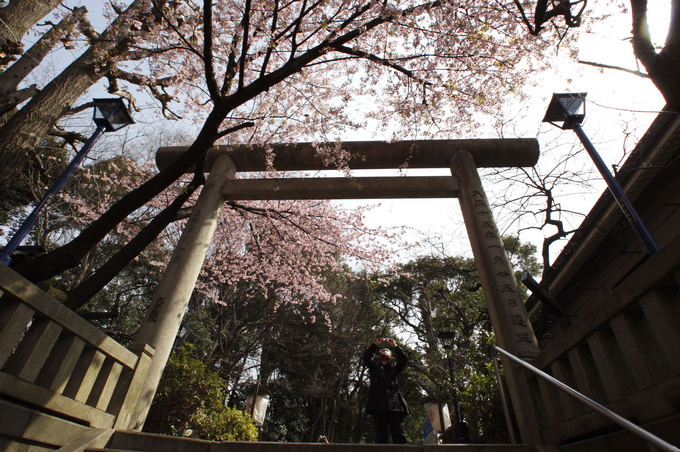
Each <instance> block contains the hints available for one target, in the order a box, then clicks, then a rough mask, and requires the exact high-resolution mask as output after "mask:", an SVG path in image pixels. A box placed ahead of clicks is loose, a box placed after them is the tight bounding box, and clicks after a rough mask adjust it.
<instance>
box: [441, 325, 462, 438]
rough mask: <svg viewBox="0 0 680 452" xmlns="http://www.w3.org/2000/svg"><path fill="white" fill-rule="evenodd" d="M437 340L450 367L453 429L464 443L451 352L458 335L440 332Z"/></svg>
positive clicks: (451, 332) (450, 332)
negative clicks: (444, 352)
mask: <svg viewBox="0 0 680 452" xmlns="http://www.w3.org/2000/svg"><path fill="white" fill-rule="evenodd" d="M437 338H438V339H439V340H440V341H441V343H442V346H443V347H444V350H446V362H447V364H448V366H449V377H450V378H451V387H452V388H453V417H454V424H453V428H454V431H455V433H456V441H457V442H463V441H464V438H463V428H462V427H463V425H462V424H461V421H460V409H459V407H458V393H457V391H456V378H455V375H454V371H453V357H452V356H451V351H452V350H453V344H454V340H455V338H456V333H455V332H454V331H440V332H439V334H438V335H437Z"/></svg>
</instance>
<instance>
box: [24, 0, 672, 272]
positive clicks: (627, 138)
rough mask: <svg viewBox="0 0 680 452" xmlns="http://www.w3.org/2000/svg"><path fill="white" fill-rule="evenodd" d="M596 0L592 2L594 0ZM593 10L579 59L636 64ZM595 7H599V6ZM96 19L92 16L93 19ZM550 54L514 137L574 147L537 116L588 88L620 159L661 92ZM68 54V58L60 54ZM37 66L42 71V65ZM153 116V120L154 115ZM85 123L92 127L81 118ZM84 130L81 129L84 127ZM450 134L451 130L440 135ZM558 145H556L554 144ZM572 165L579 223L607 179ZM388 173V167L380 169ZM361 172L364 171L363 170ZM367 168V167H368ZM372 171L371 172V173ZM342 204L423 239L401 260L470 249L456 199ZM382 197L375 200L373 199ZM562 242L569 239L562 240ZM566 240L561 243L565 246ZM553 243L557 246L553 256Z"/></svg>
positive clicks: (505, 225)
mask: <svg viewBox="0 0 680 452" xmlns="http://www.w3.org/2000/svg"><path fill="white" fill-rule="evenodd" d="M69 3H72V4H85V5H86V6H87V7H88V9H89V10H90V11H91V12H90V17H91V18H95V17H97V16H99V15H100V14H99V12H98V11H97V7H98V6H101V4H102V3H104V2H95V3H93V2H91V1H86V0H73V1H71V2H69ZM594 3H597V4H594ZM669 3H670V2H668V1H667V0H650V2H649V11H650V30H651V32H652V35H653V36H654V37H655V39H656V40H657V41H658V42H659V43H661V42H662V41H663V38H664V36H665V30H666V28H667V21H668V16H669V13H668V11H667V10H668V9H669ZM588 6H589V8H591V9H592V8H594V9H592V12H593V13H594V14H606V13H610V12H613V14H611V15H610V16H609V17H608V18H607V19H605V20H602V21H600V22H598V23H596V24H594V25H590V24H588V23H586V24H584V25H583V26H582V27H581V28H579V29H576V30H572V31H570V33H578V36H579V38H578V58H579V59H580V60H586V61H594V62H597V63H603V64H610V65H615V66H622V67H627V68H630V69H638V68H637V66H636V64H635V59H634V57H633V53H632V48H631V45H630V41H629V37H630V28H631V24H630V20H631V19H630V13H629V12H626V13H622V12H619V11H618V10H616V8H614V7H612V6H611V4H610V2H591V4H589V5H588ZM598 8H599V10H598ZM93 20H94V19H93ZM94 25H95V27H96V28H98V29H102V28H103V27H104V26H105V22H103V21H101V22H100V23H98V22H96V21H95V22H94ZM548 57H549V58H550V59H551V62H552V66H553V71H552V72H547V73H540V74H535V78H534V79H533V80H532V82H533V83H534V84H535V86H534V87H533V89H532V90H531V93H530V96H529V99H528V100H527V101H525V102H522V104H512V103H509V104H508V106H507V112H506V113H507V114H508V116H509V117H512V118H515V123H514V125H513V127H514V131H513V134H514V135H515V136H523V137H537V138H538V139H539V142H540V145H541V149H542V157H541V158H540V159H539V163H538V165H539V167H545V168H548V167H549V166H550V165H551V162H552V161H553V159H554V158H556V157H555V155H556V154H559V152H563V150H564V152H566V151H567V150H568V148H569V147H571V146H578V143H577V140H576V137H575V136H574V135H573V133H571V132H569V131H560V130H558V129H555V128H554V127H553V126H550V125H548V124H541V119H542V118H543V114H544V113H545V109H546V107H547V105H548V102H549V100H550V98H551V96H552V93H553V92H587V93H588V97H587V100H588V102H587V114H586V120H585V122H584V124H583V127H584V129H585V131H586V132H587V133H588V135H589V136H590V138H591V140H592V141H593V143H594V144H595V146H596V147H597V148H598V151H599V152H600V154H601V155H602V158H603V159H604V161H605V163H607V165H608V166H611V165H612V164H616V163H621V162H620V160H621V158H622V156H623V155H624V152H630V151H631V150H632V149H633V147H634V145H635V143H636V142H637V139H639V138H640V137H641V136H642V135H643V133H644V131H645V130H646V129H647V127H648V126H649V124H650V123H651V122H652V120H653V119H654V117H655V116H656V112H658V111H659V110H660V109H661V108H662V107H663V105H664V102H663V99H662V97H661V95H660V94H659V92H658V91H657V90H656V89H655V88H654V86H653V85H652V83H651V82H650V81H649V80H647V79H643V78H640V77H636V76H633V75H630V74H626V73H624V72H621V71H614V70H602V69H598V68H594V67H592V66H586V65H582V64H576V63H574V61H573V60H570V59H569V57H568V55H567V52H566V51H565V50H564V49H560V50H559V51H557V50H556V51H555V52H554V53H553V54H552V55H548ZM64 61H66V59H65V60H64ZM60 70H61V68H60V67H59V65H58V64H53V65H51V66H50V65H45V66H44V67H42V68H41V69H39V71H36V72H37V73H36V74H35V77H36V78H40V77H42V78H51V76H54V75H56V73H57V72H58V71H60ZM41 71H42V72H41ZM102 95H103V96H107V97H108V94H107V93H106V92H105V90H104V88H102V87H99V88H97V89H94V90H92V91H90V92H89V93H88V96H91V97H97V96H102ZM137 120H138V122H145V119H144V118H139V117H138V118H137ZM154 121H155V119H154ZM86 124H87V125H86V126H85V127H89V126H90V124H91V123H90V122H89V121H87V122H86ZM84 133H85V132H84ZM497 133H498V132H497V130H495V129H494V128H492V127H490V128H489V130H487V131H482V132H480V133H479V135H477V136H474V137H472V136H465V137H457V138H488V137H493V138H496V137H498V135H497ZM442 138H454V137H442ZM351 139H352V140H364V139H375V137H374V136H372V134H371V132H370V130H366V132H365V134H361V133H359V134H353V136H352V137H351ZM558 145H559V146H558ZM569 164H570V165H572V168H573V169H574V170H575V171H593V175H592V178H593V183H592V187H590V188H587V189H583V188H578V189H574V187H570V186H565V187H562V189H561V190H560V191H559V199H558V202H560V203H561V205H562V206H563V207H564V208H565V209H566V210H573V211H576V212H579V213H580V214H581V215H567V216H565V217H564V218H563V219H564V220H565V222H567V225H568V226H570V227H576V226H577V225H578V223H579V222H580V221H581V219H582V216H583V215H585V214H587V213H588V211H589V210H590V208H591V207H592V206H593V204H594V203H595V201H596V200H597V198H598V197H599V196H600V194H601V193H602V191H603V190H604V189H605V185H604V182H602V181H601V180H600V179H599V176H596V175H595V167H594V165H592V163H591V162H590V161H589V160H588V157H587V155H585V153H581V154H580V155H579V156H577V158H575V159H574V161H570V162H569ZM383 174H385V173H383ZM400 174H406V175H410V176H416V175H425V174H427V175H431V174H438V175H448V174H450V173H449V172H448V171H447V170H437V171H434V172H432V171H422V170H419V171H418V170H409V171H407V172H405V173H400ZM362 175H363V174H362ZM366 175H368V174H366ZM370 175H374V174H370ZM482 176H483V177H482V180H483V183H484V184H485V189H486V191H487V195H488V196H489V200H490V202H491V203H492V204H494V202H497V201H498V199H499V198H500V196H501V195H502V192H503V191H505V190H507V189H508V187H506V186H502V185H498V184H494V180H493V179H491V178H488V177H485V176H484V173H482ZM338 203H339V204H340V205H341V206H343V207H348V208H351V207H354V206H357V205H365V204H367V203H368V204H371V205H376V207H375V208H374V209H373V211H372V213H370V214H369V216H368V217H367V224H368V225H369V226H374V227H377V226H382V227H406V228H408V229H409V231H410V232H409V233H408V234H407V238H408V239H409V240H410V241H412V242H420V244H421V245H420V246H417V247H413V248H410V249H408V250H399V251H400V252H401V253H402V254H401V258H402V259H408V258H410V257H414V256H415V255H417V254H423V253H435V254H437V253H446V254H449V255H466V256H471V250H470V247H469V243H468V241H467V233H466V231H465V227H464V224H463V220H462V215H461V213H460V209H459V207H458V201H457V200H456V199H424V200H423V199H407V200H382V201H379V202H378V201H342V202H338ZM378 203H379V205H378ZM494 212H495V214H496V216H497V219H498V224H499V229H500V230H501V232H503V233H509V234H516V233H517V231H518V229H519V228H520V227H522V228H526V227H530V226H532V224H534V223H532V221H531V220H530V219H528V220H523V221H522V223H520V224H517V223H512V224H511V223H509V222H508V220H507V219H508V218H510V217H511V216H512V212H510V211H508V210H507V209H502V208H496V209H495V210H494ZM552 232H553V231H552V230H547V231H530V230H529V231H523V232H522V233H521V235H520V238H521V239H522V240H523V241H528V242H531V243H534V244H535V245H536V246H537V247H538V248H539V249H540V245H541V242H542V239H543V236H544V235H550V234H551V233H552ZM564 243H566V242H564ZM564 243H563V244H562V245H561V246H563V245H564ZM558 248H559V247H557V248H554V251H553V256H556V255H557V251H558Z"/></svg>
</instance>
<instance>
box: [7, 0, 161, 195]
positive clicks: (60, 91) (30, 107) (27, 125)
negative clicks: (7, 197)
mask: <svg viewBox="0 0 680 452" xmlns="http://www.w3.org/2000/svg"><path fill="white" fill-rule="evenodd" d="M33 1H34V0H29V3H33ZM36 3H39V2H37V1H36ZM22 4H23V3H22ZM146 7H148V0H135V1H134V2H132V4H131V5H130V6H129V7H128V8H127V9H126V10H125V12H124V13H123V14H121V15H120V16H118V17H117V18H116V20H115V21H114V22H113V23H112V24H111V25H109V26H108V27H107V28H106V30H105V31H104V32H103V33H102V34H101V39H100V40H98V41H97V42H96V43H95V44H93V45H91V46H90V47H89V48H88V49H87V50H86V51H85V52H84V53H83V54H82V55H81V56H80V57H78V58H77V59H76V60H75V61H74V62H73V63H71V64H70V65H69V66H68V67H67V68H66V69H64V70H63V71H62V72H61V74H59V75H58V76H57V77H56V78H54V79H53V80H52V81H51V82H50V83H49V84H48V85H47V86H46V87H45V88H44V89H43V90H42V91H40V93H38V94H37V95H35V96H34V97H33V98H32V99H31V100H30V102H28V104H26V105H25V106H24V107H23V108H22V109H21V110H20V111H19V112H17V113H16V114H15V115H14V116H13V117H12V118H11V119H10V120H9V121H8V122H7V124H5V125H4V126H3V127H2V129H0V161H2V162H3V165H4V171H3V172H2V173H0V187H1V186H4V185H5V183H6V182H7V181H8V180H11V178H13V177H14V176H15V174H16V173H17V171H18V168H21V166H22V165H24V164H25V162H26V153H27V151H28V150H29V149H32V148H34V147H35V146H36V145H37V143H38V142H39V141H40V140H41V139H42V138H43V137H44V136H45V135H46V134H47V132H48V131H49V130H50V129H51V128H52V126H53V125H54V124H55V123H56V122H57V120H58V119H59V118H60V117H61V116H62V115H63V114H64V113H65V112H66V111H67V109H68V108H69V107H70V106H71V104H72V103H73V102H75V101H76V100H77V99H78V97H80V96H81V95H82V94H83V93H84V92H85V90H87V89H88V88H89V87H90V86H92V85H93V84H94V83H95V82H96V81H97V80H99V79H100V78H101V77H102V76H103V75H104V73H103V72H102V71H101V70H99V67H98V66H100V65H101V62H102V60H103V59H108V60H109V61H110V60H113V61H118V60H121V59H122V58H123V57H124V55H125V54H126V52H127V51H128V49H129V46H130V45H131V44H132V42H130V40H129V39H128V38H129V37H130V36H129V27H130V24H129V22H130V19H131V18H134V17H135V16H136V15H138V14H139V13H140V12H143V11H144V9H145V8H146Z"/></svg>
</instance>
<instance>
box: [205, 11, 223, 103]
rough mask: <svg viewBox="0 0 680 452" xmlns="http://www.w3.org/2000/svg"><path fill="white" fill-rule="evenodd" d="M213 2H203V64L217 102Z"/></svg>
mask: <svg viewBox="0 0 680 452" xmlns="http://www.w3.org/2000/svg"><path fill="white" fill-rule="evenodd" d="M212 3H213V2H212V0H204V1H203V56H202V57H203V64H204V66H205V83H206V85H208V92H209V93H210V97H211V98H212V99H213V101H217V99H219V97H220V92H219V91H218V89H217V80H216V79H215V63H214V61H213V23H212V13H213V10H212Z"/></svg>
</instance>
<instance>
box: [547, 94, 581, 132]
mask: <svg viewBox="0 0 680 452" xmlns="http://www.w3.org/2000/svg"><path fill="white" fill-rule="evenodd" d="M585 116H586V93H555V94H553V97H552V99H551V100H550V104H549V105H548V110H547V111H546V112H545V116H544V117H543V122H549V123H551V124H554V125H556V126H558V127H561V128H565V127H567V128H568V126H569V124H570V123H571V124H574V123H576V124H580V123H581V122H583V119H584V118H585ZM560 123H561V124H560Z"/></svg>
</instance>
